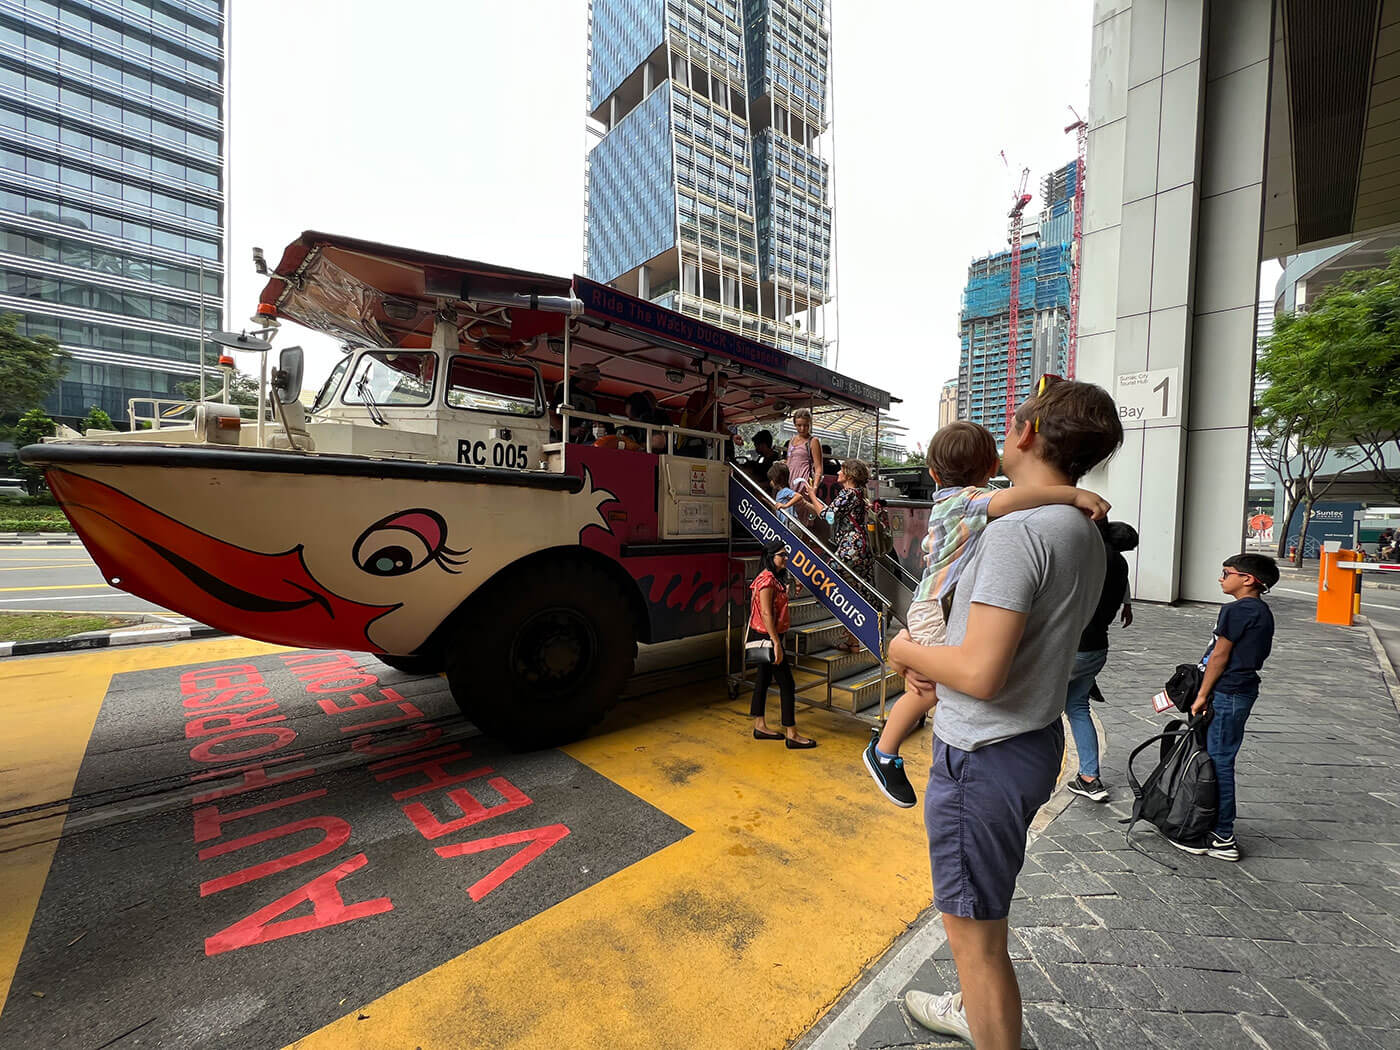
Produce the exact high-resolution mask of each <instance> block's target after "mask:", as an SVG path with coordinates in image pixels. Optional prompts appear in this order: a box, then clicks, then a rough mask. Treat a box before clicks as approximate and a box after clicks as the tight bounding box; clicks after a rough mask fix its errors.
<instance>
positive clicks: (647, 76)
mask: <svg viewBox="0 0 1400 1050" xmlns="http://www.w3.org/2000/svg"><path fill="white" fill-rule="evenodd" d="M651 88H652V79H651V63H650V62H643V63H642V98H646V97H647V96H648V95H650V94H651Z"/></svg>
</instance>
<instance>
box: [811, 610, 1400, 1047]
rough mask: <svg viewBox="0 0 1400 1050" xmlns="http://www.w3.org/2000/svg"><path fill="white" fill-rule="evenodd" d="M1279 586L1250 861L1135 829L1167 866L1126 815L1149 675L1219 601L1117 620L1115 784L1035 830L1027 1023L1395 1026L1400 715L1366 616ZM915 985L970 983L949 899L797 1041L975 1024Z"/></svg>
mask: <svg viewBox="0 0 1400 1050" xmlns="http://www.w3.org/2000/svg"><path fill="white" fill-rule="evenodd" d="M1271 604H1272V605H1273V607H1274V611H1275V615H1276V618H1277V621H1278V633H1277V637H1276V639H1275V646H1274V655H1273V656H1272V658H1271V659H1270V661H1269V663H1268V664H1267V665H1266V668H1265V684H1264V691H1263V693H1262V695H1261V699H1260V701H1259V703H1258V705H1257V706H1256V707H1255V709H1254V713H1253V716H1252V717H1251V719H1250V723H1249V728H1248V731H1247V733H1246V737H1245V744H1244V748H1243V750H1242V751H1241V753H1240V758H1239V767H1238V784H1239V798H1240V808H1239V818H1238V823H1237V826H1236V834H1237V836H1238V838H1239V841H1240V847H1241V850H1242V852H1243V853H1244V859H1243V860H1242V861H1241V862H1240V863H1238V864H1229V863H1225V862H1221V861H1215V860H1211V859H1209V858H1205V857H1192V856H1189V855H1187V854H1183V853H1181V852H1179V851H1177V850H1174V849H1172V848H1171V847H1170V846H1168V845H1167V844H1166V842H1165V841H1164V840H1163V839H1162V838H1160V837H1159V836H1157V835H1156V833H1155V832H1153V831H1152V830H1150V829H1148V830H1139V831H1135V832H1134V839H1135V841H1139V842H1140V844H1141V845H1142V847H1143V848H1144V849H1145V850H1146V851H1147V852H1148V853H1150V854H1152V856H1153V857H1157V858H1160V859H1161V860H1162V861H1164V862H1165V863H1166V864H1170V865H1174V866H1175V867H1176V870H1175V871H1173V870H1169V869H1168V868H1167V867H1164V866H1163V865H1162V864H1160V863H1157V862H1156V861H1154V860H1151V859H1148V858H1147V857H1144V856H1142V855H1140V854H1138V853H1136V852H1133V851H1132V850H1130V849H1129V848H1128V847H1127V846H1126V845H1125V844H1124V840H1123V826H1122V825H1121V824H1119V823H1118V820H1119V818H1120V817H1122V816H1125V815H1127V813H1128V812H1129V808H1130V807H1129V804H1128V803H1129V801H1130V800H1131V797H1132V796H1131V791H1130V790H1129V789H1128V787H1127V778H1126V776H1125V774H1124V765H1125V761H1126V758H1127V754H1128V752H1129V751H1130V750H1131V748H1132V747H1134V746H1136V745H1137V744H1138V743H1140V742H1141V741H1143V740H1145V739H1146V738H1147V737H1148V736H1150V735H1151V734H1152V733H1153V732H1154V731H1155V730H1156V728H1157V727H1158V726H1160V724H1161V723H1162V722H1163V721H1165V716H1157V715H1154V714H1153V713H1152V709H1151V706H1150V704H1149V703H1148V697H1149V696H1150V694H1151V693H1152V692H1154V691H1156V690H1157V689H1158V688H1160V684H1161V682H1162V681H1163V679H1164V678H1165V677H1166V675H1167V673H1168V672H1169V671H1170V669H1171V667H1172V666H1173V665H1175V664H1176V663H1177V662H1179V661H1183V660H1189V659H1191V658H1194V657H1195V656H1198V655H1199V654H1200V652H1201V650H1202V649H1203V648H1204V646H1205V643H1206V641H1207V640H1208V638H1209V635H1210V631H1211V627H1212V626H1213V623H1214V619H1215V610H1214V609H1213V608H1209V607H1204V606H1193V607H1183V608H1176V609H1169V608H1162V607H1151V606H1142V607H1138V608H1137V609H1136V612H1137V622H1136V623H1135V624H1134V626H1133V627H1132V628H1130V629H1129V630H1127V631H1122V630H1119V629H1117V628H1115V629H1114V630H1113V634H1112V641H1113V643H1114V649H1113V651H1112V652H1111V654H1110V657H1109V662H1108V667H1107V669H1106V670H1105V672H1104V674H1103V675H1101V676H1100V678H1099V682H1100V685H1101V686H1102V688H1103V692H1104V694H1105V695H1106V696H1107V697H1108V698H1109V702H1108V703H1107V704H1102V705H1096V713H1097V714H1098V715H1099V716H1100V718H1101V719H1102V722H1103V725H1104V727H1105V729H1106V731H1107V740H1108V751H1107V754H1106V755H1105V756H1104V759H1103V762H1102V766H1103V771H1102V775H1103V778H1104V780H1105V782H1106V783H1107V784H1109V786H1110V788H1111V790H1112V791H1113V799H1112V801H1111V802H1110V803H1109V804H1108V805H1103V806H1096V805H1094V804H1093V803H1091V802H1089V801H1087V800H1084V799H1077V798H1076V799H1075V800H1074V801H1073V802H1072V803H1070V804H1069V805H1068V807H1067V808H1065V809H1064V811H1063V813H1062V814H1061V815H1059V816H1058V818H1056V819H1055V820H1054V821H1053V822H1052V823H1051V824H1050V825H1049V827H1048V829H1047V830H1045V831H1044V832H1043V833H1042V834H1041V835H1040V836H1039V837H1038V838H1037V839H1036V840H1035V841H1034V842H1033V843H1032V844H1031V848H1030V850H1029V852H1028V857H1027V861H1026V866H1025V870H1024V872H1023V873H1022V876H1021V880H1020V886H1019V893H1018V898H1017V900H1016V902H1015V903H1014V905H1013V908H1012V913H1011V926H1012V931H1013V941H1012V943H1013V952H1012V954H1013V956H1014V957H1015V966H1016V970H1017V974H1018V977H1019V980H1020V984H1021V991H1022V994H1023V996H1024V998H1025V1001H1026V1007H1025V1021H1026V1033H1027V1038H1026V1044H1025V1045H1027V1046H1036V1047H1039V1048H1040V1050H1062V1048H1064V1050H1070V1048H1087V1050H1095V1048H1097V1050H1123V1048H1137V1047H1149V1048H1150V1047H1161V1048H1169V1050H1188V1048H1189V1050H1200V1048H1203V1047H1210V1048H1224V1050H1229V1048H1234V1047H1245V1048H1249V1050H1259V1048H1261V1047H1264V1048H1272V1050H1291V1048H1294V1047H1298V1048H1307V1050H1321V1048H1331V1050H1362V1048H1364V1050H1376V1048H1378V1047H1385V1048H1400V951H1397V947H1400V718H1397V713H1396V707H1395V706H1394V703H1393V701H1392V698H1391V696H1390V695H1389V693H1388V691H1387V690H1386V688H1385V686H1384V684H1383V682H1382V679H1381V674H1380V671H1379V669H1378V666H1377V662H1376V657H1375V655H1374V653H1373V652H1372V648H1371V646H1370V644H1369V640H1368V638H1367V636H1366V634H1365V633H1364V629H1363V628H1359V627H1358V628H1352V629H1341V628H1326V627H1320V626H1318V625H1316V624H1314V623H1312V622H1311V611H1312V609H1311V606H1310V605H1309V604H1308V603H1307V602H1305V601H1295V600H1290V599H1286V598H1282V597H1278V598H1274V599H1273V600H1272V601H1271ZM1067 735H1068V734H1067ZM1147 758H1148V756H1147V755H1146V754H1144V755H1143V756H1142V757H1141V758H1140V759H1139V763H1138V768H1139V770H1140V771H1142V770H1143V767H1144V765H1146V766H1147V767H1148V768H1150V762H1145V760H1146V759H1147ZM920 772H922V771H920ZM1062 798H1063V796H1062V795H1059V794H1057V799H1056V800H1052V803H1051V805H1052V806H1054V805H1055V804H1056V801H1057V800H1062ZM891 819H901V815H900V814H897V813H895V812H893V811H892V812H891ZM1139 827H1140V828H1141V827H1142V826H1141V825H1140V826H1139ZM901 947H902V948H903V950H902V951H901V950H900V948H901ZM930 951H932V957H931V958H929V957H928V954H929V952H930ZM911 987H917V988H923V989H926V990H929V991H934V992H939V991H944V990H947V989H951V988H955V987H956V974H955V971H954V968H953V964H952V962H951V956H950V954H949V952H948V948H947V945H946V942H945V941H944V938H943V931H942V925H941V922H940V921H939V920H938V918H937V917H936V916H933V915H926V916H925V917H923V918H921V919H920V920H919V923H917V924H916V925H915V927H914V928H913V929H912V931H911V934H910V939H909V940H908V941H907V942H906V943H905V944H904V945H903V946H896V949H894V950H892V951H891V952H890V953H889V954H888V955H887V957H886V958H885V959H884V960H882V961H881V963H880V964H879V965H878V966H877V967H876V969H875V971H874V972H873V973H872V974H871V975H868V980H867V981H866V982H864V986H863V987H859V986H858V987H857V989H855V990H854V991H853V992H852V993H851V994H849V995H848V996H847V998H846V1000H844V1001H843V1002H842V1003H840V1004H838V1006H837V1008H836V1009H834V1010H833V1011H832V1013H831V1014H829V1015H828V1017H827V1018H825V1019H823V1021H822V1022H821V1023H820V1024H819V1025H818V1026H817V1028H815V1029H814V1030H813V1031H812V1032H811V1033H809V1035H808V1037H807V1038H806V1039H804V1040H803V1041H802V1044H801V1045H802V1046H804V1047H813V1048H820V1050H827V1048H833V1047H849V1046H855V1047H858V1048H860V1050H875V1048H877V1047H923V1046H929V1047H954V1046H962V1045H964V1044H962V1043H960V1042H958V1041H956V1040H949V1039H947V1038H946V1037H939V1036H935V1035H934V1034H933V1033H931V1032H928V1031H926V1030H924V1029H923V1028H921V1027H920V1026H919V1025H917V1024H916V1023H915V1022H913V1021H910V1020H909V1019H908V1018H907V1017H906V1016H905V1014H904V1011H903V1009H902V1007H901V1005H900V1003H901V1001H902V997H903V992H904V991H905V990H906V989H907V988H911Z"/></svg>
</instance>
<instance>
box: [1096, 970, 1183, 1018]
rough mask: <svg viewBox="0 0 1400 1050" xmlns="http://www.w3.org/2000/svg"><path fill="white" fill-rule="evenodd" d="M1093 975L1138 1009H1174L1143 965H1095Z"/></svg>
mask: <svg viewBox="0 0 1400 1050" xmlns="http://www.w3.org/2000/svg"><path fill="white" fill-rule="evenodd" d="M1092 969H1093V971H1094V974H1095V977H1096V978H1097V980H1098V981H1099V982H1100V983H1101V984H1103V985H1104V986H1105V987H1107V988H1109V989H1111V990H1112V991H1113V993H1114V994H1115V995H1117V996H1118V998H1119V999H1121V1000H1123V1002H1125V1003H1127V1004H1128V1005H1129V1006H1132V1007H1135V1008H1137V1009H1139V1010H1174V1009H1175V1007H1174V1006H1173V1005H1172V1004H1171V1003H1170V1002H1169V1001H1168V999H1167V997H1166V996H1164V995H1163V994H1162V990H1161V988H1159V987H1158V986H1157V984H1156V982H1155V981H1153V980H1152V977H1151V976H1150V972H1149V970H1148V968H1147V967H1144V966H1113V965H1102V964H1100V965H1095V966H1093V967H1092Z"/></svg>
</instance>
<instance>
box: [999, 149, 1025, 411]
mask: <svg viewBox="0 0 1400 1050" xmlns="http://www.w3.org/2000/svg"><path fill="white" fill-rule="evenodd" d="M1001 159H1002V163H1006V154H1005V153H1004V152H1003V153H1002V155H1001ZM1007 166H1008V167H1010V165H1007ZM1030 177H1031V169H1030V168H1022V169H1021V181H1020V184H1019V185H1018V186H1017V187H1016V192H1015V194H1014V195H1013V196H1012V198H1011V210H1010V211H1009V212H1007V218H1008V219H1009V220H1010V221H1009V222H1008V224H1007V225H1008V230H1007V232H1008V236H1009V239H1010V241H1011V294H1010V296H1009V301H1008V303H1007V311H1006V312H1007V319H1006V320H1007V333H1006V434H1007V436H1008V437H1009V436H1010V434H1011V421H1012V420H1013V419H1014V418H1015V416H1016V379H1017V362H1016V351H1017V349H1018V347H1017V344H1018V343H1019V342H1020V341H1021V329H1020V311H1021V225H1022V223H1023V222H1024V221H1025V210H1026V205H1027V204H1029V203H1030V202H1031V195H1030V194H1029V193H1027V192H1026V183H1027V182H1029V181H1030Z"/></svg>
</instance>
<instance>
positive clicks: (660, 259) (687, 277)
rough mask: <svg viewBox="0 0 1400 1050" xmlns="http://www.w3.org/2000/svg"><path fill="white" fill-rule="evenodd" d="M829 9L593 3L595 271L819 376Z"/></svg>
mask: <svg viewBox="0 0 1400 1050" xmlns="http://www.w3.org/2000/svg"><path fill="white" fill-rule="evenodd" d="M829 35H830V15H829V11H828V10H827V7H826V2H825V0H593V2H592V7H591V14H590V39H589V48H590V53H589V100H588V105H589V110H590V114H591V116H592V117H593V119H594V120H595V121H596V122H597V124H598V126H600V127H601V128H602V129H603V134H602V136H601V138H600V139H599V140H598V142H597V143H596V145H594V147H593V149H592V151H591V153H590V155H589V162H588V190H587V217H586V220H585V223H586V225H585V249H584V251H585V269H586V271H587V275H588V276H589V277H591V278H592V279H594V280H598V281H602V282H605V283H609V284H612V285H614V286H615V287H617V288H619V289H621V290H623V291H626V292H629V293H631V294H633V295H637V296H640V297H641V298H643V299H649V300H652V301H654V302H657V303H660V304H661V305H663V306H667V307H669V308H671V309H674V310H679V311H681V312H682V313H687V314H691V315H693V316H696V317H701V318H703V319H705V320H707V321H710V322H711V323H714V324H717V325H719V326H721V327H724V328H727V329H730V330H731V331H735V332H741V333H743V334H745V335H748V336H750V337H752V338H756V339H760V340H762V341H763V342H766V343H770V344H772V345H775V346H778V347H780V348H782V349H784V350H787V351H789V352H790V353H794V354H797V355H799V356H802V357H805V358H808V359H810V360H815V361H825V360H826V357H827V355H828V351H829V350H830V348H831V346H832V343H833V340H834V335H835V333H834V332H830V331H828V329H827V328H826V324H825V320H826V316H825V315H826V311H825V309H824V307H825V306H826V305H827V303H829V302H830V300H831V298H832V294H833V287H832V281H831V230H832V211H831V204H830V199H831V198H830V193H831V186H830V168H829V164H828V162H827V161H826V160H825V159H824V158H823V157H822V156H821V155H820V153H819V151H818V137H819V136H821V135H823V134H824V133H825V132H826V131H827V129H828V117H827V114H828V113H829V102H830V100H829V97H828V91H827V84H828V76H827V69H828V39H829Z"/></svg>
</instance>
